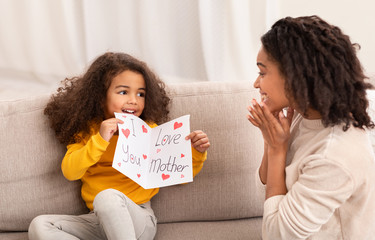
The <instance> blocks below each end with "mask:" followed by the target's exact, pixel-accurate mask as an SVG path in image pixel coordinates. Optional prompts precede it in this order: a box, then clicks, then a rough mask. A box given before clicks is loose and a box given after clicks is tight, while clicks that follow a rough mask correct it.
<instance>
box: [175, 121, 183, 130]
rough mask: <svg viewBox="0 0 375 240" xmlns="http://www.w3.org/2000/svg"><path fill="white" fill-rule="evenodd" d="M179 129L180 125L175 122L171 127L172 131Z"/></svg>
mask: <svg viewBox="0 0 375 240" xmlns="http://www.w3.org/2000/svg"><path fill="white" fill-rule="evenodd" d="M180 127H182V123H178V122H175V123H174V125H173V128H174V130H176V129H177V128H180Z"/></svg>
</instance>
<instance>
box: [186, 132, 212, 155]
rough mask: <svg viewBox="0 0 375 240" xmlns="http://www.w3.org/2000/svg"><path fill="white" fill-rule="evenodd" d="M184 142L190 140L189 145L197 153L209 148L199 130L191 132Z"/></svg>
mask: <svg viewBox="0 0 375 240" xmlns="http://www.w3.org/2000/svg"><path fill="white" fill-rule="evenodd" d="M185 139H186V140H189V139H191V145H192V146H193V147H194V148H195V149H196V150H197V151H198V152H201V153H203V152H205V151H207V149H208V148H209V147H210V141H209V139H208V137H207V134H205V133H204V132H203V131H201V130H196V131H194V132H191V133H190V134H189V135H187V136H186V137H185Z"/></svg>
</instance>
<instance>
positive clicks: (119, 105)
mask: <svg viewBox="0 0 375 240" xmlns="http://www.w3.org/2000/svg"><path fill="white" fill-rule="evenodd" d="M145 96H146V83H145V80H144V79H143V76H142V74H140V73H137V72H132V71H129V70H126V71H123V72H121V73H120V74H118V75H117V76H116V77H114V78H113V79H112V82H111V85H110V86H109V88H108V90H107V98H106V104H105V117H106V119H108V118H113V117H114V112H123V113H128V114H134V115H135V116H137V117H139V116H140V115H141V114H142V111H143V109H144V107H145Z"/></svg>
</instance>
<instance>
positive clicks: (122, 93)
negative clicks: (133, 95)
mask: <svg viewBox="0 0 375 240" xmlns="http://www.w3.org/2000/svg"><path fill="white" fill-rule="evenodd" d="M119 94H120V95H126V94H127V92H126V91H125V90H124V91H121V92H119Z"/></svg>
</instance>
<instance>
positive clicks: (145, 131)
mask: <svg viewBox="0 0 375 240" xmlns="http://www.w3.org/2000/svg"><path fill="white" fill-rule="evenodd" d="M142 130H143V132H144V133H147V128H146V127H145V126H144V125H142Z"/></svg>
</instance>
